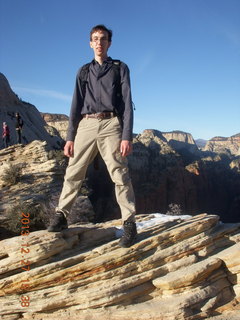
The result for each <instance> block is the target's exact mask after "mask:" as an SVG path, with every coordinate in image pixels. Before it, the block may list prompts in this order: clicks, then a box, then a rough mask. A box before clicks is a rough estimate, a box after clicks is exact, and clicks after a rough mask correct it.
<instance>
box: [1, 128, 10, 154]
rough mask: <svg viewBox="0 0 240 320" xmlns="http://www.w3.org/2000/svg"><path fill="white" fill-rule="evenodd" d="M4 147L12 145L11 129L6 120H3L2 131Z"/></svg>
mask: <svg viewBox="0 0 240 320" xmlns="http://www.w3.org/2000/svg"><path fill="white" fill-rule="evenodd" d="M2 138H3V143H4V147H5V148H7V147H9V145H10V131H9V127H8V125H7V123H6V122H3V133H2Z"/></svg>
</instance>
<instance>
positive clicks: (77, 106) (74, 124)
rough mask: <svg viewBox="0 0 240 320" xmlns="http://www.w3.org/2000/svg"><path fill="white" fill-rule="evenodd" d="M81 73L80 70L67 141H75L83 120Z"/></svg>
mask: <svg viewBox="0 0 240 320" xmlns="http://www.w3.org/2000/svg"><path fill="white" fill-rule="evenodd" d="M80 72H81V69H79V71H78V73H77V76H76V83H75V89H74V93H73V98H72V104H71V110H70V116H69V123H68V131H67V138H66V140H67V141H74V139H75V136H76V133H77V128H78V124H79V122H80V120H81V118H82V116H81V111H82V108H83V95H82V90H81V84H80Z"/></svg>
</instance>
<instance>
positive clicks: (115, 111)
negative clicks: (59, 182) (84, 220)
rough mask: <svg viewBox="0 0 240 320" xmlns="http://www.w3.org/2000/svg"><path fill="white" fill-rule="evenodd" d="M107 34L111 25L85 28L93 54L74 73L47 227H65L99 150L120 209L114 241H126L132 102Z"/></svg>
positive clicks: (131, 227) (130, 232)
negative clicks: (63, 163) (58, 186)
mask: <svg viewBox="0 0 240 320" xmlns="http://www.w3.org/2000/svg"><path fill="white" fill-rule="evenodd" d="M111 38H112V31H111V30H109V29H107V28H106V27H105V26H104V25H97V26H95V27H94V28H92V30H91V32H90V47H91V48H92V49H93V52H94V58H95V59H94V60H92V62H91V63H88V64H86V65H84V66H83V67H82V68H80V70H79V72H78V74H77V79H76V85H75V91H74V95H73V100H72V106H71V112H70V118H69V127H68V134H67V142H66V145H65V147H64V154H65V155H66V156H67V157H69V164H68V167H67V170H66V174H65V179H64V185H63V189H62V193H61V196H60V199H59V203H58V207H57V208H56V214H55V218H54V220H53V222H52V223H51V225H50V226H49V228H48V231H50V232H56V231H61V230H63V229H66V228H67V227H68V225H67V219H66V217H67V216H68V215H69V212H70V210H71V207H72V205H73V203H74V201H75V199H76V196H77V194H78V191H79V189H80V188H81V185H82V182H83V180H84V179H85V174H86V170H87V167H88V165H89V164H90V163H91V162H92V161H93V159H94V158H95V156H96V155H97V153H98V152H99V153H100V154H101V156H102V158H103V160H104V162H105V163H106V166H107V168H108V171H109V174H110V176H111V179H112V181H113V182H114V183H115V192H116V199H117V201H118V204H119V206H120V209H121V214H122V222H123V236H122V238H121V240H120V242H119V245H120V246H122V247H130V246H131V245H132V244H133V243H134V241H135V238H136V235H137V230H136V223H135V198H134V192H133V188H132V183H131V179H130V177H129V172H128V166H127V159H126V156H127V155H129V154H130V153H131V150H132V128H133V107H132V98H131V88H130V77H129V69H128V66H127V65H126V64H125V63H124V62H121V61H119V60H113V59H111V58H110V57H109V56H108V55H107V51H108V48H109V47H110V46H111V43H112V39H111ZM103 183H104V181H103Z"/></svg>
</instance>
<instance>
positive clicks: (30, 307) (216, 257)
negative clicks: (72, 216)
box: [0, 214, 240, 320]
mask: <svg viewBox="0 0 240 320" xmlns="http://www.w3.org/2000/svg"><path fill="white" fill-rule="evenodd" d="M137 221H138V231H139V235H138V239H137V243H136V244H134V245H133V246H132V247H131V248H128V249H125V248H120V247H119V246H118V240H117V238H116V236H117V234H119V229H117V226H120V224H121V222H120V220H115V221H112V222H108V223H105V224H96V225H94V224H88V225H85V226H83V225H72V226H71V227H70V228H69V229H68V230H65V231H64V232H62V233H48V232H47V231H44V230H43V231H36V232H30V234H29V235H26V236H17V237H13V238H10V239H6V240H2V241H1V249H0V257H1V260H0V275H1V276H0V277H1V280H0V304H1V311H0V314H1V319H8V320H17V319H31V320H32V319H36V320H37V319H38V320H40V319H41V320H45V319H46V320H47V319H51V320H52V319H59V320H60V319H64V320H68V319H69V320H70V319H76V318H77V319H81V320H90V319H92V320H95V319H98V320H116V319H118V320H126V319H128V320H177V319H184V320H196V319H211V317H216V318H212V319H222V320H223V319H228V320H231V319H232V320H233V319H239V318H240V313H239V312H240V311H239V300H240V283H239V273H240V256H239V249H240V243H239V240H240V232H239V230H240V224H223V223H220V222H219V218H218V216H215V215H207V214H201V215H198V216H195V217H189V218H186V217H185V218H184V219H183V218H182V217H181V216H180V217H178V218H177V219H175V220H172V221H171V220H160V221H159V222H158V223H157V224H154V223H153V222H154V216H153V215H148V216H139V217H138V218H137ZM146 221H148V224H147V225H146ZM149 221H150V222H152V223H149ZM144 225H145V228H144ZM28 249H29V250H28ZM24 269H25V270H24ZM26 302H28V303H26ZM21 304H22V305H21ZM237 317H239V318H237Z"/></svg>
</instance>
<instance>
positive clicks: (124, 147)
mask: <svg viewBox="0 0 240 320" xmlns="http://www.w3.org/2000/svg"><path fill="white" fill-rule="evenodd" d="M120 152H121V154H122V156H123V157H126V156H128V155H129V154H130V153H131V152H132V142H131V141H128V140H122V141H121V145H120Z"/></svg>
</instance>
